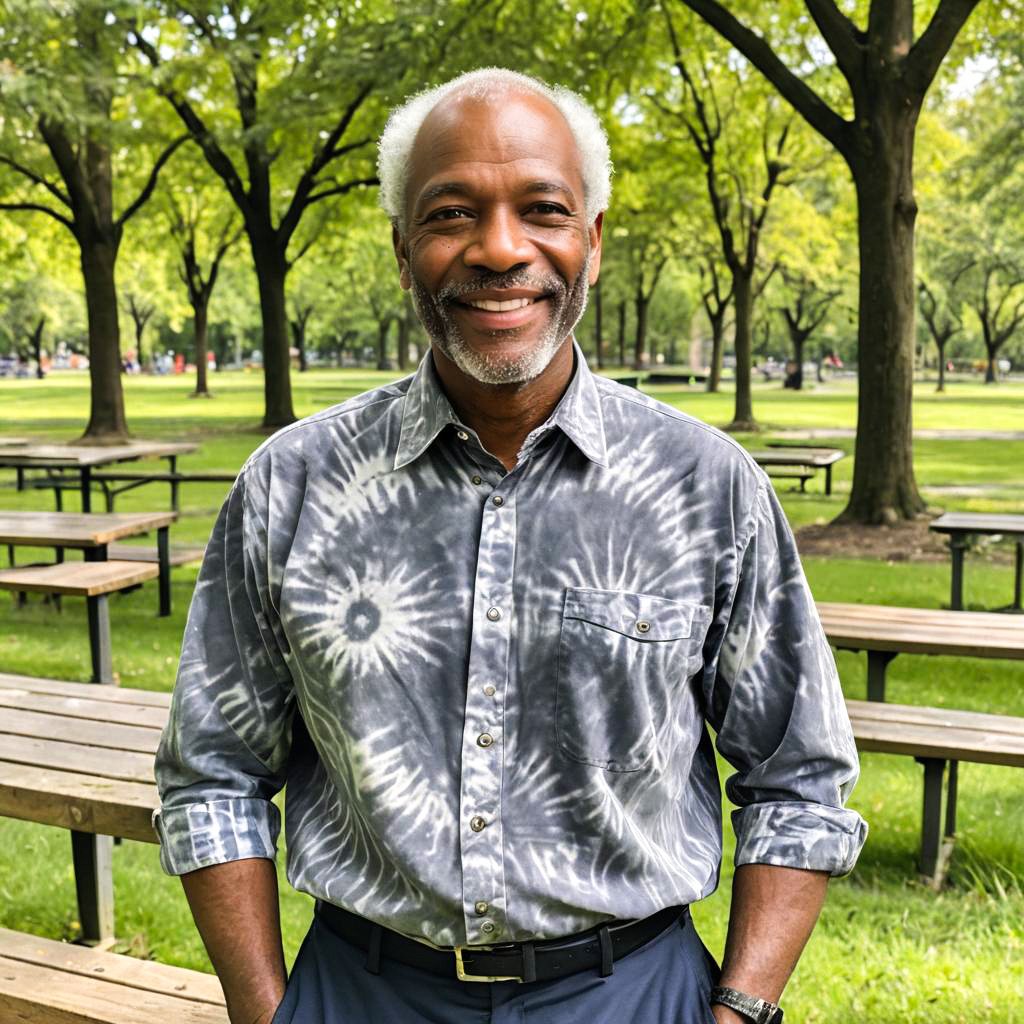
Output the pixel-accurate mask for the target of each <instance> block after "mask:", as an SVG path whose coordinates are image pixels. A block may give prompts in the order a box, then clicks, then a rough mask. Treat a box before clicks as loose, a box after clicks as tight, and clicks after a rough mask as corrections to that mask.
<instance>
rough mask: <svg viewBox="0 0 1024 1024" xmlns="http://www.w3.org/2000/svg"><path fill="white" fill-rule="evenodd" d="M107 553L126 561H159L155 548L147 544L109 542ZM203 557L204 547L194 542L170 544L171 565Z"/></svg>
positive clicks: (189, 562) (186, 563)
mask: <svg viewBox="0 0 1024 1024" xmlns="http://www.w3.org/2000/svg"><path fill="white" fill-rule="evenodd" d="M107 555H108V556H109V557H110V558H117V559H120V560H121V561H128V562H154V563H155V562H157V561H159V555H158V554H157V549H156V548H155V547H153V546H152V545H149V544H111V545H110V547H108V548H107ZM205 557H206V548H205V547H201V546H199V545H196V544H192V545H185V544H180V545H176V544H172V545H171V550H170V558H169V559H168V561H169V562H170V564H171V565H189V564H191V563H192V562H201V561H202V560H203V558H205Z"/></svg>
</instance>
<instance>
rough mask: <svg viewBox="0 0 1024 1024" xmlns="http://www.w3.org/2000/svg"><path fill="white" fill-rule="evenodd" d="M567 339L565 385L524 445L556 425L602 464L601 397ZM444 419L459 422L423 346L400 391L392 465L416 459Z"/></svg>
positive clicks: (604, 450)
mask: <svg viewBox="0 0 1024 1024" xmlns="http://www.w3.org/2000/svg"><path fill="white" fill-rule="evenodd" d="M572 344H573V352H574V353H575V356H576V369H575V371H574V373H573V376H572V380H571V381H570V382H569V387H568V388H567V390H566V392H565V394H564V395H563V396H562V399H561V401H560V402H559V403H558V405H557V406H555V410H554V412H552V414H551V415H550V416H549V417H548V419H547V421H546V422H545V423H544V424H543V425H542V426H540V427H538V428H537V429H536V430H535V431H533V432H532V433H531V435H530V437H529V438H528V439H527V442H526V444H527V446H528V445H530V444H531V441H535V440H536V439H538V438H539V437H541V436H542V435H543V434H545V433H547V431H548V430H550V429H551V427H555V426H557V427H560V428H561V429H562V431H563V432H564V433H565V434H566V436H567V437H568V438H569V439H570V440H571V441H572V442H573V443H574V444H575V445H576V447H577V448H579V450H580V451H581V452H582V453H583V454H584V455H585V456H586V457H587V458H588V459H590V461H591V462H594V463H596V464H597V465H599V466H603V467H606V466H607V465H608V447H607V444H606V441H605V433H604V419H603V417H602V415H601V398H600V395H599V394H598V392H597V384H596V383H595V381H594V375H593V373H592V372H591V370H590V367H589V366H587V360H586V358H585V357H584V355H583V352H582V351H581V350H580V347H579V345H578V344H577V343H576V339H575V338H574V339H573V343H572ZM449 423H452V424H457V425H461V424H460V421H459V418H458V416H457V415H456V414H455V410H454V409H453V408H452V407H451V403H450V402H449V401H448V398H447V396H446V395H445V393H444V391H443V389H442V388H441V382H440V380H439V379H438V376H437V370H436V369H435V368H434V360H433V357H432V355H431V353H430V352H427V354H426V355H425V356H424V357H423V359H422V361H421V362H420V365H419V368H418V369H417V370H416V374H415V376H414V377H413V379H412V383H411V384H410V385H409V390H408V391H407V392H406V395H405V408H404V410H403V413H402V431H401V434H400V436H399V439H398V449H397V450H396V452H395V463H394V468H395V469H401V468H402V467H403V466H407V465H409V463H410V462H414V461H415V460H416V459H418V458H419V457H420V455H422V454H423V452H424V451H426V450H427V448H429V447H430V445H431V444H432V443H433V442H434V439H435V438H436V437H437V435H438V434H440V433H441V431H442V430H443V429H444V428H445V427H446V426H447V425H448V424H449Z"/></svg>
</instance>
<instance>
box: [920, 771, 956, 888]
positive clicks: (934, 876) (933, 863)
mask: <svg viewBox="0 0 1024 1024" xmlns="http://www.w3.org/2000/svg"><path fill="white" fill-rule="evenodd" d="M917 760H918V761H919V762H920V763H921V764H922V765H923V766H924V798H923V801H922V809H921V810H922V813H921V859H920V862H919V865H918V867H919V870H920V872H921V876H922V878H923V879H924V880H925V881H926V882H927V883H928V884H929V885H930V886H931V887H932V888H933V889H938V888H940V887H941V885H942V883H943V881H944V879H945V877H946V866H947V864H948V863H949V857H950V854H951V853H952V851H953V843H954V837H955V833H956V791H957V762H956V761H950V762H949V782H948V785H947V787H946V801H945V802H946V821H945V825H943V821H942V804H943V800H942V790H943V781H944V777H945V775H946V762H945V761H944V760H943V759H942V758H935V757H919V758H917Z"/></svg>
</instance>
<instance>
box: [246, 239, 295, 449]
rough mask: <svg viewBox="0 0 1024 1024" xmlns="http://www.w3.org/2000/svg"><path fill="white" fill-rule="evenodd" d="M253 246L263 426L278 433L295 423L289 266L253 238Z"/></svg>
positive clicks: (274, 252) (251, 240)
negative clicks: (287, 302) (287, 281)
mask: <svg viewBox="0 0 1024 1024" xmlns="http://www.w3.org/2000/svg"><path fill="white" fill-rule="evenodd" d="M250 242H251V245H252V257H253V262H254V263H255V265H256V281H257V284H258V285H259V291H260V317H261V321H262V324H263V400H264V412H263V426H264V427H265V428H267V429H269V430H276V429H278V428H279V427H285V426H287V425H288V424H289V423H294V422H295V410H294V408H293V406H292V379H291V360H290V358H289V355H288V348H289V344H288V343H289V340H290V339H289V332H288V314H287V312H286V308H285V293H284V286H285V279H286V278H287V276H288V265H287V263H285V261H284V259H283V258H282V257H281V256H280V255H279V254H278V253H277V252H276V251H275V250H274V248H273V246H272V245H271V244H269V243H268V244H258V243H257V242H256V241H255V240H253V239H252V238H251V237H250Z"/></svg>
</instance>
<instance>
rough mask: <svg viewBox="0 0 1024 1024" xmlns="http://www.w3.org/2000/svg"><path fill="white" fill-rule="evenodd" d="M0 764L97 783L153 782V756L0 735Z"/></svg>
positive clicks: (148, 783)
mask: <svg viewBox="0 0 1024 1024" xmlns="http://www.w3.org/2000/svg"><path fill="white" fill-rule="evenodd" d="M0 761H9V762H11V763H12V764H24V765H29V766H35V767H37V768H56V769H57V770H58V771H68V772H78V773H79V774H81V775H91V776H95V777H96V778H98V779H116V780H118V781H121V782H140V783H143V784H145V785H150V784H152V782H153V755H152V754H143V753H139V752H138V751H135V750H105V749H103V748H102V747H87V746H83V745H82V744H79V743H61V742H60V741H59V740H48V739H44V738H41V737H36V736H12V735H10V734H9V733H0Z"/></svg>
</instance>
